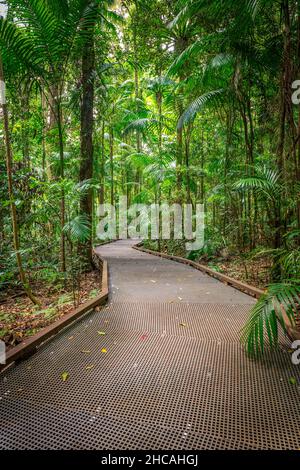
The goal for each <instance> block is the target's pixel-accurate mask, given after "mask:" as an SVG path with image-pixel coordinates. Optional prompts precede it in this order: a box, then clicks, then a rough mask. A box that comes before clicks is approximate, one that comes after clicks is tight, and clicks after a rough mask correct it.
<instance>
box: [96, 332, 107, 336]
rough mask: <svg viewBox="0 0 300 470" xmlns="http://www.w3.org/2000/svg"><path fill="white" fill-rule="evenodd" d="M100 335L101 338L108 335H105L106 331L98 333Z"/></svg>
mask: <svg viewBox="0 0 300 470" xmlns="http://www.w3.org/2000/svg"><path fill="white" fill-rule="evenodd" d="M98 335H100V336H105V335H106V333H105V332H104V331H98Z"/></svg>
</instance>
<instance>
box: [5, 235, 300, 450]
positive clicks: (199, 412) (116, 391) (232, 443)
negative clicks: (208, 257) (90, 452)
mask: <svg viewBox="0 0 300 470" xmlns="http://www.w3.org/2000/svg"><path fill="white" fill-rule="evenodd" d="M131 245H132V242H129V241H118V242H116V243H113V244H109V245H105V246H102V247H101V248H98V251H99V253H100V254H101V255H102V256H103V257H105V258H106V259H107V260H108V262H109V269H110V285H111V297H110V301H109V304H108V306H107V307H105V308H103V309H102V310H101V311H99V312H94V313H91V314H90V315H89V316H87V317H85V319H83V320H82V321H80V322H79V323H77V324H76V325H75V326H73V327H71V328H70V329H68V331H67V332H65V333H62V334H60V335H59V336H57V337H56V338H55V339H54V340H53V341H52V342H50V343H48V344H47V345H45V346H44V347H42V348H41V349H40V350H39V352H38V353H36V354H35V355H34V356H33V357H31V358H30V359H29V360H27V361H24V362H22V363H21V364H19V365H18V366H16V367H14V368H12V369H11V370H9V371H8V372H7V373H6V375H4V376H3V375H2V376H1V384H0V423H1V427H0V448H1V449H111V450H113V449H155V450H157V449H163V450H171V449H172V450H173V449H174V450H176V449H298V448H299V447H300V435H299V429H298V421H299V416H300V405H299V387H297V385H293V384H292V383H291V377H295V378H296V379H297V380H299V373H300V370H299V369H300V366H298V367H296V366H293V365H292V364H291V360H290V355H289V354H288V352H287V349H288V348H289V344H288V342H287V341H286V340H285V339H284V338H282V346H281V349H280V350H279V352H278V353H276V354H275V355H273V356H272V358H269V357H266V358H265V359H264V361H259V362H258V361H257V362H254V361H251V360H249V359H248V358H246V356H245V354H244V352H243V350H242V348H241V345H240V343H239V331H240V329H241V327H242V326H243V324H244V322H245V319H246V318H247V314H248V312H249V309H250V307H251V305H252V304H253V303H254V300H253V299H252V298H251V297H248V296H247V295H245V294H242V293H240V292H238V291H236V290H235V289H233V288H231V287H229V286H226V285H224V284H222V283H220V282H219V281H217V280H215V279H212V278H210V277H208V276H206V275H204V274H202V273H201V272H199V271H197V270H194V269H193V268H191V267H188V266H185V265H182V264H178V263H175V262H173V261H168V260H165V259H161V258H158V257H155V256H151V255H148V254H145V253H141V252H138V251H135V250H133V249H132V248H131ZM101 332H104V333H105V335H102V334H99V333H101ZM103 348H105V350H106V351H107V352H101V351H102V350H103ZM63 372H68V373H69V380H68V381H67V382H63V381H62V379H61V374H62V373H63ZM292 382H293V381H292ZM298 383H299V381H298Z"/></svg>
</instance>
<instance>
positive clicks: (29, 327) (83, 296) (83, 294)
mask: <svg viewBox="0 0 300 470" xmlns="http://www.w3.org/2000/svg"><path fill="white" fill-rule="evenodd" d="M100 282H101V279H100V274H99V271H91V272H88V273H84V274H81V276H79V277H78V278H77V281H76V286H74V285H72V283H70V282H69V283H68V284H67V285H66V286H63V287H60V288H57V287H55V286H53V285H50V286H49V285H46V284H45V283H36V284H34V285H33V286H32V287H33V290H34V293H35V295H36V297H37V298H38V300H39V302H40V305H38V306H35V305H33V304H32V302H31V301H30V300H29V299H28V298H27V297H26V296H25V295H24V294H23V292H22V291H20V292H17V293H16V292H14V291H11V292H6V296H5V299H2V300H1V298H0V339H1V340H2V341H4V342H5V343H6V345H7V346H8V347H13V346H16V345H17V344H18V343H20V342H22V341H23V340H24V338H26V337H28V336H32V335H34V334H36V333H38V332H39V331H40V330H41V329H42V328H44V327H46V326H48V325H50V324H51V323H53V322H55V321H56V320H58V319H59V318H61V317H63V316H64V315H66V314H67V313H69V312H71V311H72V310H73V309H74V308H76V307H78V306H79V305H81V304H82V303H84V302H86V301H87V300H89V299H91V298H93V297H96V296H97V295H98V294H99V292H100V289H101V284H100Z"/></svg>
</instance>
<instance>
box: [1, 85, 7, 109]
mask: <svg viewBox="0 0 300 470" xmlns="http://www.w3.org/2000/svg"><path fill="white" fill-rule="evenodd" d="M3 104H6V93H5V83H4V82H3V81H2V80H0V105H3Z"/></svg>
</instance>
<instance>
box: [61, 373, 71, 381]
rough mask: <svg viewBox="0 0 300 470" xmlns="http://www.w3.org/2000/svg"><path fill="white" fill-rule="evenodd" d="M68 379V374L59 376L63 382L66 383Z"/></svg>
mask: <svg viewBox="0 0 300 470" xmlns="http://www.w3.org/2000/svg"><path fill="white" fill-rule="evenodd" d="M69 377H70V375H69V372H63V373H62V374H61V378H62V380H63V382H66V381H67V380H68V378H69Z"/></svg>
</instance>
